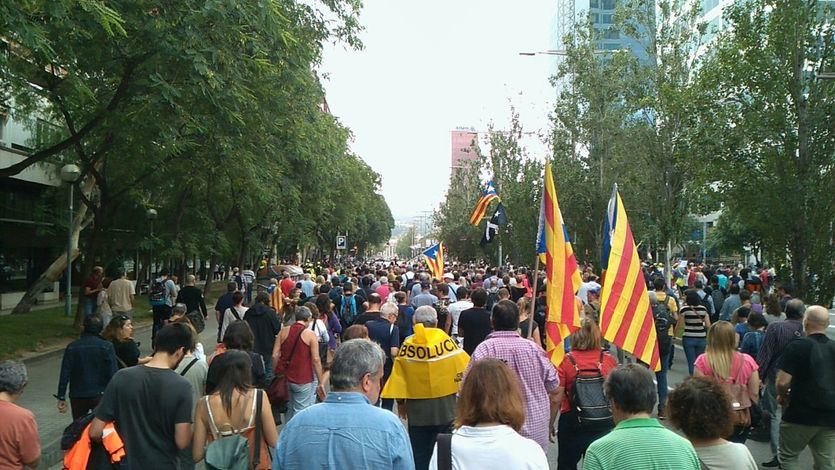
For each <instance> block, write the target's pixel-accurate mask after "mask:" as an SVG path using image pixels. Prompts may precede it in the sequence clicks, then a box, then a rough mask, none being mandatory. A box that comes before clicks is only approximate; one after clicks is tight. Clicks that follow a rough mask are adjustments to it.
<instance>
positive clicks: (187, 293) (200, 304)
mask: <svg viewBox="0 0 835 470" xmlns="http://www.w3.org/2000/svg"><path fill="white" fill-rule="evenodd" d="M177 303H184V304H186V312H193V311H195V310H199V311H200V313H202V314H203V318H206V317H207V316H208V315H209V313H208V312H207V311H206V302H205V301H204V300H203V292H202V291H201V290H200V289H198V288H197V287H194V286H185V287H183V288H182V289H180V293H179V294H177Z"/></svg>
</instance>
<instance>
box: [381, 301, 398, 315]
mask: <svg viewBox="0 0 835 470" xmlns="http://www.w3.org/2000/svg"><path fill="white" fill-rule="evenodd" d="M398 312H400V309H399V308H398V307H397V304H396V303H394V302H386V303H384V304H383V306H382V307H380V314H381V315H383V316H385V317H388V316H391V315H397V313H398Z"/></svg>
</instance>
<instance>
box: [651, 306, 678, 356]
mask: <svg viewBox="0 0 835 470" xmlns="http://www.w3.org/2000/svg"><path fill="white" fill-rule="evenodd" d="M669 302H670V297H669V295H668V296H667V297H665V298H664V301H663V302H661V301H659V302H658V305H655V306H654V307H652V318H653V320H654V321H655V335H656V336H657V337H658V343H659V344H663V343H665V342H667V341H669V340H670V328H672V327H673V326H675V323H676V321H675V319H674V318H673V315H672V313H671V312H670V305H669Z"/></svg>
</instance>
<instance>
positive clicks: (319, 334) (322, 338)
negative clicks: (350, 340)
mask: <svg viewBox="0 0 835 470" xmlns="http://www.w3.org/2000/svg"><path fill="white" fill-rule="evenodd" d="M310 329H311V330H312V331H313V333H315V334H316V340H317V341H319V342H320V343H327V342H328V341H330V339H331V338H330V335H329V334H328V327H327V326H325V322H323V321H322V320H316V322H315V323H314V324H312V325H310Z"/></svg>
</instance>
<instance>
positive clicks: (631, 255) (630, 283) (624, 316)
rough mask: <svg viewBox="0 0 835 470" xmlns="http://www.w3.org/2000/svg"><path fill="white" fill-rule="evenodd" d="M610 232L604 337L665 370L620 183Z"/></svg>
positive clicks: (610, 216)
mask: <svg viewBox="0 0 835 470" xmlns="http://www.w3.org/2000/svg"><path fill="white" fill-rule="evenodd" d="M606 219H607V223H606V226H607V227H609V229H610V232H609V234H608V237H609V247H608V251H609V252H608V259H606V260H605V264H606V266H607V268H608V269H607V272H606V279H605V280H604V281H603V289H602V290H601V293H600V331H601V332H602V333H603V337H604V338H606V339H607V340H608V341H611V342H612V343H614V344H615V345H617V346H618V347H619V348H621V349H623V350H625V351H628V352H630V353H632V354H633V355H634V356H635V357H637V358H638V359H640V360H641V362H643V363H645V364H649V366H650V367H651V368H652V369H653V370H655V371H659V370H661V361H660V360H659V352H658V338H657V336H656V334H655V321H654V319H653V316H652V309H651V307H650V304H649V297H648V296H647V285H646V283H645V282H644V276H643V274H642V273H641V260H640V258H638V250H637V247H636V246H635V239H634V237H633V236H632V228H631V227H630V226H629V219H627V217H626V209H625V208H624V206H623V200H621V198H620V193H618V190H617V185H616V186H615V188H614V190H613V191H612V198H611V199H610V200H609V207H608V211H607V214H606Z"/></svg>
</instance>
